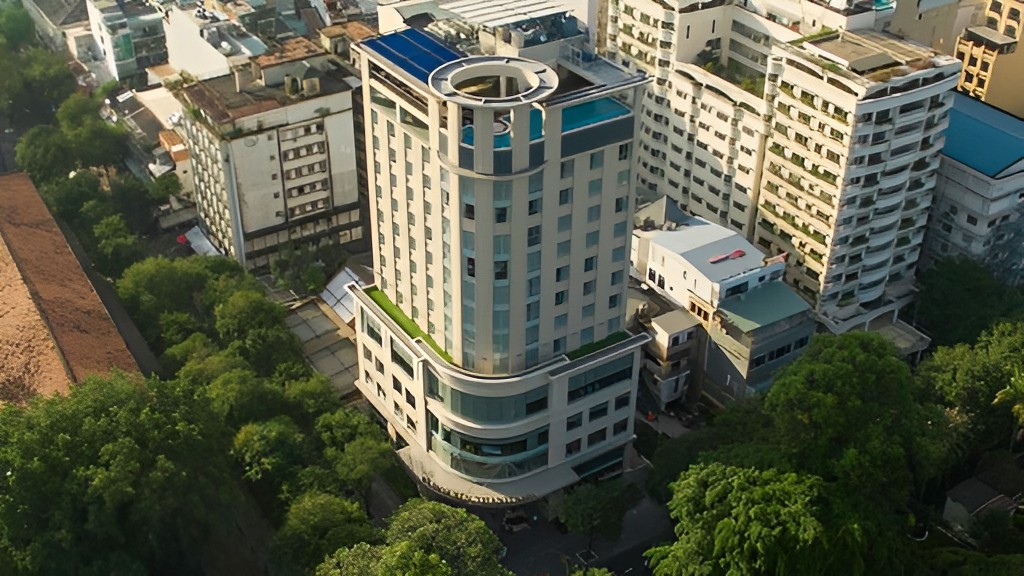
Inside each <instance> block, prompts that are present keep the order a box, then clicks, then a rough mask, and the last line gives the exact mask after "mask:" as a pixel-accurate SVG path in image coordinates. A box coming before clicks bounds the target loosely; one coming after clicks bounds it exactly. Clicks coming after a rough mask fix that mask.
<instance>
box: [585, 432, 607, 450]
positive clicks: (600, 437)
mask: <svg viewBox="0 0 1024 576" xmlns="http://www.w3.org/2000/svg"><path fill="white" fill-rule="evenodd" d="M607 438H608V430H606V429H604V428H601V429H600V430H598V431H596V432H591V433H590V435H588V436H587V447H590V446H595V445H597V444H600V443H601V442H604V441H605V440H606V439H607Z"/></svg>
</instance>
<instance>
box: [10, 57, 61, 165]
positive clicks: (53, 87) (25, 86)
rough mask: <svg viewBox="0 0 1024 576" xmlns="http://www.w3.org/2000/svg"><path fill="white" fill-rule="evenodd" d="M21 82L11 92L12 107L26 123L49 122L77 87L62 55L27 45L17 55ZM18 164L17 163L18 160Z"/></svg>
mask: <svg viewBox="0 0 1024 576" xmlns="http://www.w3.org/2000/svg"><path fill="white" fill-rule="evenodd" d="M17 64H18V70H19V77H20V83H19V86H18V90H17V91H16V92H15V93H13V94H12V95H11V96H12V97H11V101H12V104H11V105H12V107H13V108H14V110H17V111H19V112H22V111H23V112H24V115H20V114H19V116H20V119H22V120H23V121H24V122H26V123H31V124H41V123H47V122H50V121H51V120H52V119H53V116H54V113H55V112H56V109H57V105H58V104H59V103H60V102H63V101H64V100H66V99H67V98H68V97H69V96H71V94H72V93H74V91H75V89H76V88H77V84H76V83H75V77H74V76H73V75H72V74H71V71H70V70H69V69H68V66H67V63H66V62H65V61H64V58H63V56H62V55H60V54H57V53H56V52H51V51H50V50H47V49H45V48H29V49H27V50H24V51H23V52H21V53H20V54H19V55H18V59H17ZM19 164H20V163H19Z"/></svg>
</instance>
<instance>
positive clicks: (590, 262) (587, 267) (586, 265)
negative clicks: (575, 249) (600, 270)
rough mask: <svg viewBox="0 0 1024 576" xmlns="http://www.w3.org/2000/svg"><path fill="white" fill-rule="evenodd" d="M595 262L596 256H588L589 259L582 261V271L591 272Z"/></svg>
mask: <svg viewBox="0 0 1024 576" xmlns="http://www.w3.org/2000/svg"><path fill="white" fill-rule="evenodd" d="M596 262H597V256H590V257H589V258H587V259H586V260H584V261H583V271H584V272H590V271H592V270H593V269H594V265H595V264H596Z"/></svg>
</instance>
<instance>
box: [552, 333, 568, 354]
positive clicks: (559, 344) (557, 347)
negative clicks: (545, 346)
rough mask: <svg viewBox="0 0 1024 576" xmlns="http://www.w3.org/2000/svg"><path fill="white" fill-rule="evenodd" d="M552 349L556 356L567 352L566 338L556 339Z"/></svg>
mask: <svg viewBox="0 0 1024 576" xmlns="http://www.w3.org/2000/svg"><path fill="white" fill-rule="evenodd" d="M551 349H552V351H554V353H555V354H560V353H562V352H565V336H562V337H561V338H555V340H554V342H552V343H551Z"/></svg>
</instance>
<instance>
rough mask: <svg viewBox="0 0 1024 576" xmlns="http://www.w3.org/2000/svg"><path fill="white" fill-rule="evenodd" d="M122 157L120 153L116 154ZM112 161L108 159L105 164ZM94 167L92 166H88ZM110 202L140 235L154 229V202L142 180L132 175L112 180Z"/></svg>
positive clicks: (121, 175)
mask: <svg viewBox="0 0 1024 576" xmlns="http://www.w3.org/2000/svg"><path fill="white" fill-rule="evenodd" d="M115 154H116V156H118V157H119V156H120V153H119V152H118V153H115ZM111 161H112V160H110V159H107V161H106V162H105V163H110V162H111ZM87 165H92V164H87ZM110 201H111V202H112V203H113V205H114V209H115V210H117V211H118V212H120V213H121V215H122V216H124V220H125V222H127V223H128V226H130V227H131V228H132V230H135V231H136V232H138V233H140V234H145V233H147V232H149V231H150V229H152V227H153V220H154V218H153V200H152V199H151V198H150V197H149V191H148V190H147V189H146V185H145V184H143V183H142V181H141V180H139V179H138V178H136V177H135V176H133V175H131V174H120V175H118V176H117V177H115V178H112V179H111V180H110Z"/></svg>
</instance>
